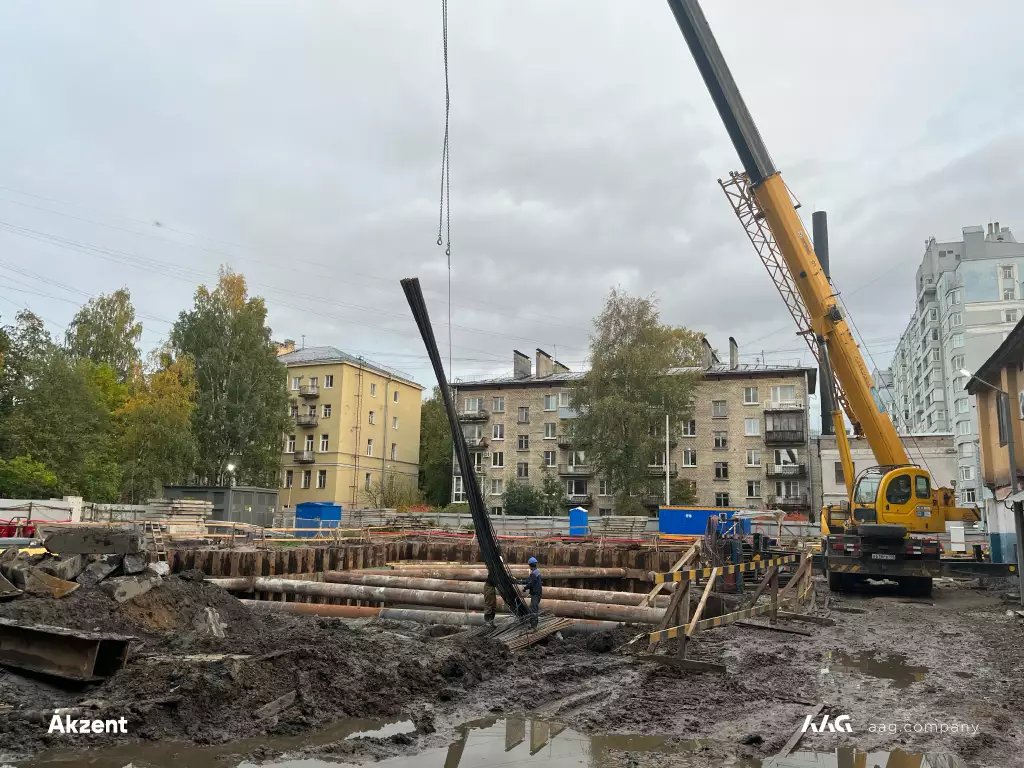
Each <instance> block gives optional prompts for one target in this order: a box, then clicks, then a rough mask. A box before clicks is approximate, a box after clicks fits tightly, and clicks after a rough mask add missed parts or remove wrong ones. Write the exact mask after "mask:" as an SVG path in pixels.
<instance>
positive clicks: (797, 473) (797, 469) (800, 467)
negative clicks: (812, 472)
mask: <svg viewBox="0 0 1024 768" xmlns="http://www.w3.org/2000/svg"><path fill="white" fill-rule="evenodd" d="M766 471H767V474H768V477H806V476H807V465H806V464H769V465H768V466H767V470H766Z"/></svg>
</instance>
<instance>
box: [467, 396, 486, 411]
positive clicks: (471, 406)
mask: <svg viewBox="0 0 1024 768" xmlns="http://www.w3.org/2000/svg"><path fill="white" fill-rule="evenodd" d="M483 407H484V399H483V398H482V397H467V398H466V408H465V413H480V411H481V409H483Z"/></svg>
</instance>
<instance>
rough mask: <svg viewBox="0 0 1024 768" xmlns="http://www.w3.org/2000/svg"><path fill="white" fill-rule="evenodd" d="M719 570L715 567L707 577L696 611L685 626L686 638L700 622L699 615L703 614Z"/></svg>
mask: <svg viewBox="0 0 1024 768" xmlns="http://www.w3.org/2000/svg"><path fill="white" fill-rule="evenodd" d="M718 571H719V568H718V567H717V566H716V567H715V568H714V569H712V571H711V575H710V576H709V577H708V584H707V586H706V587H704V593H703V594H702V595H701V596H700V602H699V603H697V610H696V611H694V613H693V618H692V619H691V620H690V622H689V623H688V624H687V626H686V636H687V637H690V636H691V635H692V634H693V633H694V630H695V629H696V627H697V622H698V621H700V617H701V614H702V613H704V606H705V605H707V603H708V598H709V597H710V596H711V590H712V589H713V588H714V586H715V580H716V579H718Z"/></svg>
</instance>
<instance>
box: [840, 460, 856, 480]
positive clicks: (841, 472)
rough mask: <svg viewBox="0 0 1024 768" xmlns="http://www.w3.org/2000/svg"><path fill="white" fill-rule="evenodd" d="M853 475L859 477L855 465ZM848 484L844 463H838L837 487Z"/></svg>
mask: <svg viewBox="0 0 1024 768" xmlns="http://www.w3.org/2000/svg"><path fill="white" fill-rule="evenodd" d="M853 475H854V477H856V476H857V465H856V463H854V465H853ZM845 483H846V477H845V476H844V475H843V462H841V461H837V462H836V485H844V484H845Z"/></svg>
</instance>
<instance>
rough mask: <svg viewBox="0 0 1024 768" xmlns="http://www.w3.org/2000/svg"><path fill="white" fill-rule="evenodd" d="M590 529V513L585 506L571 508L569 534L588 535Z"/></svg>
mask: <svg viewBox="0 0 1024 768" xmlns="http://www.w3.org/2000/svg"><path fill="white" fill-rule="evenodd" d="M589 530H590V513H589V512H587V510H585V509H584V508H583V507H576V508H575V509H570V510H569V535H570V536H586V535H587V532H588V531H589Z"/></svg>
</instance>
